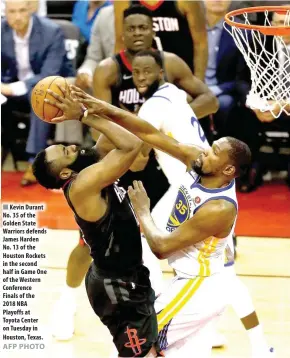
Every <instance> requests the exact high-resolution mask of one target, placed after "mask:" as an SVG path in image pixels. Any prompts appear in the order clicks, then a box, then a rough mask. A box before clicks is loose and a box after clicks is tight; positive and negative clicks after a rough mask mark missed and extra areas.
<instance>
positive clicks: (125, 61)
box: [120, 50, 132, 72]
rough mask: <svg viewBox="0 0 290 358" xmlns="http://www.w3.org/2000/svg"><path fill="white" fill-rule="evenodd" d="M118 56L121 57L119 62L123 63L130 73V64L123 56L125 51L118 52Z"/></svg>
mask: <svg viewBox="0 0 290 358" xmlns="http://www.w3.org/2000/svg"><path fill="white" fill-rule="evenodd" d="M120 56H121V60H122V62H123V64H124V65H125V66H126V67H127V69H128V70H129V71H130V72H132V65H131V63H130V62H129V61H128V60H127V57H126V55H125V50H122V51H121V52H120Z"/></svg>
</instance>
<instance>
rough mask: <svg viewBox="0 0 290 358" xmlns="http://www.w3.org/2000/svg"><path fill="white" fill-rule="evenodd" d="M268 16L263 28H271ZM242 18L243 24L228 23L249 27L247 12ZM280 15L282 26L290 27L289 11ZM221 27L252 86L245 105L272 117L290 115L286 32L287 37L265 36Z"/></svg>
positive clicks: (289, 58) (289, 59) (289, 56)
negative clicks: (248, 73) (241, 59)
mask: <svg viewBox="0 0 290 358" xmlns="http://www.w3.org/2000/svg"><path fill="white" fill-rule="evenodd" d="M270 14H271V13H270V12H269V11H268V10H266V11H265V23H264V26H267V27H269V26H272V25H271V21H270V16H269V15H270ZM242 15H243V21H241V19H240V18H239V19H236V18H234V17H232V18H230V20H231V21H235V22H240V23H241V22H242V23H244V24H246V25H251V22H250V20H249V18H248V13H247V12H244V13H243V14H242ZM284 15H285V20H284V26H290V10H289V11H287V12H286V14H284ZM224 27H225V29H226V30H227V31H228V32H229V33H230V34H231V35H232V37H233V39H234V41H235V43H236V45H237V47H238V48H239V50H240V51H241V53H242V54H243V56H244V58H245V61H246V63H247V65H248V67H249V68H250V71H251V81H252V86H251V90H250V92H249V94H248V96H247V105H248V106H249V107H250V108H252V109H259V110H261V111H262V112H265V111H271V113H272V114H273V116H274V117H276V118H278V117H279V116H280V115H281V113H282V112H285V113H286V114H287V115H290V33H289V35H287V36H269V35H264V34H263V33H261V32H260V31H258V30H253V29H249V30H245V29H242V28H239V27H238V26H230V25H228V24H226V23H225V24H224ZM288 41H289V42H288Z"/></svg>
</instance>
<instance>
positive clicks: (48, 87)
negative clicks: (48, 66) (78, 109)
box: [43, 76, 63, 122]
mask: <svg viewBox="0 0 290 358" xmlns="http://www.w3.org/2000/svg"><path fill="white" fill-rule="evenodd" d="M58 78H63V77H61V76H56V77H55V78H54V79H53V80H52V81H51V83H50V84H49V86H47V89H50V87H51V86H52V84H53V82H54V81H56V80H57V79H58ZM46 96H47V93H46V94H45V97H44V99H45V98H46ZM45 104H46V103H45V102H44V101H43V118H44V119H45V120H46V121H48V120H47V119H46V117H45V112H44V106H45ZM59 111H61V109H58V111H57V113H56V115H55V117H57V116H58V113H59ZM49 122H50V120H49Z"/></svg>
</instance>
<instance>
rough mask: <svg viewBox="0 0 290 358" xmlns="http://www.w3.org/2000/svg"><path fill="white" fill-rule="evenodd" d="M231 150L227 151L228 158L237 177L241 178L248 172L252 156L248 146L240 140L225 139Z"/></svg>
mask: <svg viewBox="0 0 290 358" xmlns="http://www.w3.org/2000/svg"><path fill="white" fill-rule="evenodd" d="M226 139H227V141H228V142H229V144H230V146H231V149H230V151H229V157H230V159H231V161H232V162H233V164H234V166H235V168H236V173H237V176H242V175H244V174H246V173H247V171H248V170H249V167H250V164H251V160H252V154H251V151H250V148H249V147H248V145H247V144H246V143H244V142H242V141H241V140H238V139H236V138H233V137H226Z"/></svg>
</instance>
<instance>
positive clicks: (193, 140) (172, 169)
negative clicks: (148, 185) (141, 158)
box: [140, 82, 209, 185]
mask: <svg viewBox="0 0 290 358" xmlns="http://www.w3.org/2000/svg"><path fill="white" fill-rule="evenodd" d="M154 96H157V97H158V96H159V97H161V98H160V99H159V100H158V99H157V98H152V101H155V105H156V112H155V114H156V115H157V116H158V111H159V110H160V111H162V101H164V100H165V99H166V100H167V101H168V103H170V115H168V116H166V120H165V121H163V124H162V127H161V128H160V130H161V132H163V133H164V134H166V135H168V136H170V137H172V138H174V139H176V140H177V141H178V142H181V143H187V144H193V145H196V146H199V147H201V148H208V147H209V144H208V141H207V139H206V137H205V134H204V132H203V130H202V127H201V125H200V124H199V121H198V119H197V118H196V116H195V114H194V112H193V110H192V109H191V107H190V106H189V105H188V103H187V100H186V93H185V92H184V91H183V90H181V89H179V88H177V87H176V86H175V85H173V84H171V83H168V82H167V83H165V84H163V85H162V86H161V87H159V89H158V91H156V92H155V93H154V95H153V97H154ZM150 100H151V99H149V100H148V101H150ZM157 100H158V103H157V102H156V101H157ZM146 105H147V103H145V104H144V106H146ZM140 113H141V111H140ZM155 152H156V158H157V160H158V163H159V164H160V166H161V168H162V170H163V172H164V173H165V175H166V176H167V178H168V179H169V181H170V183H171V184H172V185H179V184H180V181H181V178H182V176H183V174H184V173H185V171H186V166H185V165H184V164H183V163H181V162H180V161H179V160H177V159H175V158H173V157H171V156H170V155H168V154H166V153H164V152H162V151H160V150H155Z"/></svg>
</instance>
